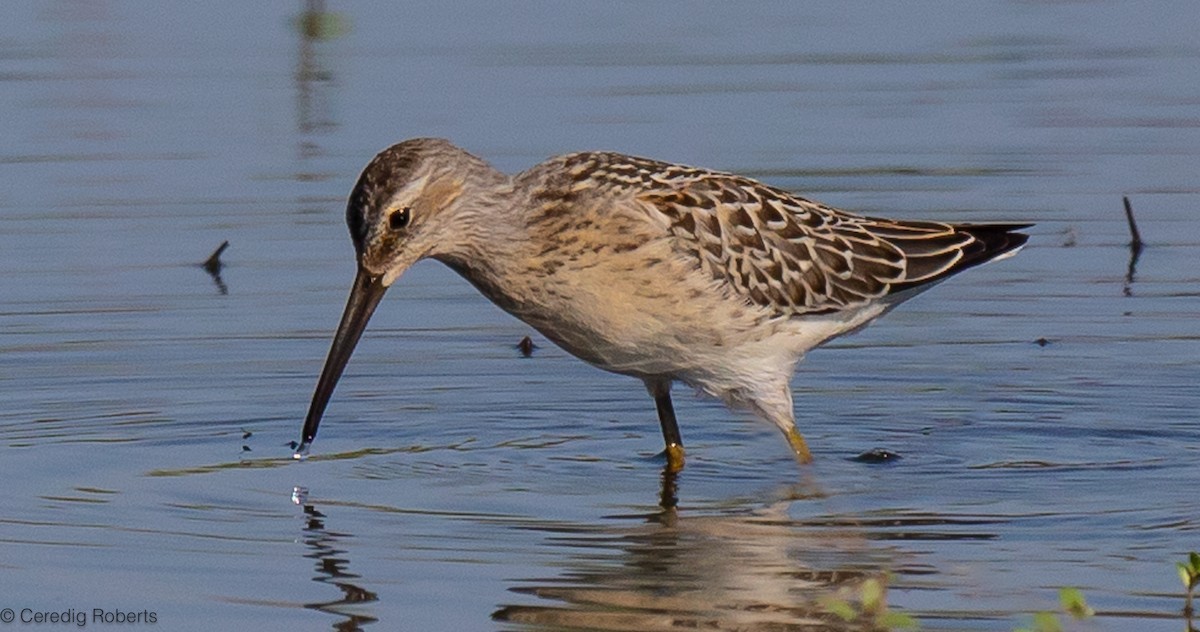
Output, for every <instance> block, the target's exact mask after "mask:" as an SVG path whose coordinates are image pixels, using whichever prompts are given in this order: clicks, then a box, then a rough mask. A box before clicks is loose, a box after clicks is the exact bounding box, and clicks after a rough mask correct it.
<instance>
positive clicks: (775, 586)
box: [492, 490, 885, 631]
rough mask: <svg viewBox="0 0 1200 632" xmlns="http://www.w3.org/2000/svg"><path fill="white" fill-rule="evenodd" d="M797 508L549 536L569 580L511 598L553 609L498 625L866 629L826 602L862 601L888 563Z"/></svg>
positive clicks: (501, 616)
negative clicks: (801, 518) (797, 515)
mask: <svg viewBox="0 0 1200 632" xmlns="http://www.w3.org/2000/svg"><path fill="white" fill-rule="evenodd" d="M667 494H668V492H667V491H665V490H664V496H666V495H667ZM790 503H791V501H790V500H789V501H786V502H780V503H777V504H776V505H774V506H771V507H769V508H768V509H766V510H763V511H761V512H757V513H754V514H751V515H681V514H680V513H679V512H677V511H676V510H675V509H665V510H663V511H661V512H659V513H657V514H653V515H650V516H647V517H646V519H645V520H644V521H643V522H642V523H641V524H638V525H635V526H634V527H632V528H627V527H626V528H615V529H614V528H612V527H606V526H596V527H589V526H583V525H573V526H571V527H569V528H564V527H562V526H561V525H559V526H548V527H542V528H544V529H545V530H546V531H547V532H548V538H549V540H550V542H551V544H553V545H558V546H564V547H568V548H569V549H570V550H571V555H570V557H569V558H568V559H567V560H565V561H564V563H563V564H564V565H565V567H566V570H565V571H564V572H563V574H562V575H561V576H560V577H558V578H554V579H548V580H547V579H538V580H531V581H530V582H528V583H527V584H525V585H521V586H518V587H515V588H513V589H512V590H513V591H514V592H516V593H520V594H526V595H533V596H536V597H538V598H539V599H541V600H543V601H545V602H549V603H536V604H534V605H506V606H503V607H501V608H500V609H499V610H497V611H496V612H495V613H493V615H492V616H493V617H494V618H495V619H496V620H498V621H504V622H507V623H513V624H517V625H518V626H521V627H522V628H524V627H525V626H533V627H539V626H544V627H548V628H550V629H555V630H585V629H586V630H640V631H655V630H678V629H704V630H735V629H736V630H745V629H755V630H760V629H763V630H800V629H803V630H840V629H848V628H850V627H862V624H861V622H860V623H858V624H856V626H851V625H850V624H847V623H846V622H845V621H844V620H842V619H840V618H838V617H836V616H834V615H832V614H830V613H829V609H828V602H829V600H830V599H841V600H847V601H854V599H855V598H856V596H857V595H858V594H859V591H860V587H861V586H862V584H863V582H864V581H866V580H868V579H870V578H879V577H881V576H883V573H882V572H880V571H878V570H876V569H877V568H879V567H880V566H882V565H883V564H884V563H885V560H883V559H874V560H873V559H871V556H872V553H871V552H870V551H866V550H865V543H864V540H862V539H861V538H859V537H856V536H854V535H853V534H852V533H851V532H849V531H837V530H830V529H823V530H820V531H814V530H812V529H805V528H803V527H802V525H801V524H800V523H797V522H795V521H793V520H792V519H790V518H789V517H788V516H787V513H786V510H787V507H788V506H789V505H790ZM877 557H878V556H877Z"/></svg>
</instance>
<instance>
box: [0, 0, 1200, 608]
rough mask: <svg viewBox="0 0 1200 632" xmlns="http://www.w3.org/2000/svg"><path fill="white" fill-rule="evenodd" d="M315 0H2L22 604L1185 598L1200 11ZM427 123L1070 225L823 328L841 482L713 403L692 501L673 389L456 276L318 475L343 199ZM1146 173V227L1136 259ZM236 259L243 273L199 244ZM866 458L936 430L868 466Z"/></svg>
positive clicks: (352, 378) (429, 299)
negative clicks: (652, 389)
mask: <svg viewBox="0 0 1200 632" xmlns="http://www.w3.org/2000/svg"><path fill="white" fill-rule="evenodd" d="M318 4H319V3H312V6H305V4H304V3H298V2H293V3H279V2H276V3H235V2H217V3H192V4H174V3H173V4H163V3H156V2H112V1H108V2H105V1H88V2H68V1H66V0H62V1H44V2H31V3H18V4H17V5H15V6H13V7H9V9H8V11H7V12H6V19H5V24H4V26H3V27H0V121H3V123H2V124H0V126H2V127H0V129H2V130H3V143H2V144H0V214H2V215H0V217H2V218H3V221H0V266H2V267H0V269H2V270H3V271H4V274H2V275H0V403H2V404H3V406H0V480H3V481H4V485H0V508H2V509H0V608H11V609H13V611H14V615H15V616H18V617H20V616H22V615H21V613H22V611H23V610H25V609H28V610H29V611H30V612H31V613H32V612H34V611H47V612H48V611H64V610H68V609H74V610H77V611H84V612H86V613H87V615H88V616H89V617H90V616H91V613H92V610H93V609H95V608H100V609H104V610H106V611H115V610H121V611H128V612H141V611H147V612H153V613H155V616H156V623H155V624H153V625H155V626H156V627H159V628H160V629H170V630H191V629H197V630H199V629H205V630H207V629H214V628H217V629H245V628H250V627H252V626H253V627H254V628H256V629H289V630H294V629H323V628H331V627H333V628H335V629H340V630H351V629H359V628H361V629H379V630H392V629H409V630H486V629H496V630H526V629H609V630H657V629H673V628H672V626H675V628H678V627H688V626H692V627H700V628H702V629H705V628H707V629H771V630H775V629H804V626H805V625H816V622H818V621H820V622H823V623H822V625H825V626H826V627H828V628H830V629H839V628H841V627H846V626H844V625H841V624H839V623H837V621H836V620H835V619H834V618H832V615H829V614H828V612H827V605H826V604H827V603H828V598H829V597H830V595H833V596H835V597H839V598H848V597H852V596H854V595H856V594H858V592H856V591H858V590H859V587H860V586H861V585H862V583H863V582H864V581H867V580H869V579H872V578H875V579H879V578H887V577H890V579H887V584H888V591H887V597H888V604H889V606H890V607H891V608H892V609H893V610H895V611H899V612H904V613H908V614H911V615H912V616H914V617H915V618H916V619H917V620H918V621H919V622H920V624H921V626H922V628H924V629H947V630H966V629H969V630H976V629H978V630H1011V629H1013V628H1014V627H1018V626H1021V625H1028V622H1029V617H1030V614H1031V613H1032V612H1034V611H1037V610H1044V609H1054V608H1056V607H1057V591H1058V589H1059V588H1060V587H1063V586H1077V587H1079V588H1081V589H1082V590H1083V592H1084V594H1085V595H1086V596H1087V597H1088V600H1089V602H1090V604H1091V605H1092V606H1093V607H1094V608H1095V610H1096V611H1097V615H1096V616H1095V617H1094V618H1093V619H1092V620H1090V621H1088V622H1084V623H1082V624H1078V625H1079V627H1080V629H1101V630H1130V629H1137V630H1172V631H1174V630H1178V629H1180V628H1183V627H1184V622H1183V621H1182V620H1181V617H1180V615H1179V612H1180V609H1181V608H1182V607H1183V597H1182V589H1181V587H1180V585H1179V583H1178V579H1177V578H1176V576H1175V569H1174V567H1173V563H1174V562H1175V561H1176V560H1181V559H1182V558H1183V556H1184V555H1186V553H1187V552H1188V551H1190V550H1197V549H1200V497H1197V495H1196V485H1195V481H1196V480H1200V466H1198V465H1197V462H1198V459H1197V457H1198V456H1200V423H1198V422H1197V416H1196V412H1195V411H1196V408H1197V404H1198V402H1200V400H1198V397H1200V395H1198V393H1197V390H1196V386H1195V383H1196V377H1197V368H1198V366H1200V364H1198V361H1197V358H1200V334H1198V333H1197V328H1196V324H1195V323H1196V322H1197V316H1198V315H1200V266H1197V264H1196V261H1197V256H1198V254H1200V219H1198V217H1200V216H1198V215H1197V212H1196V210H1197V208H1200V170H1198V169H1197V165H1198V164H1200V44H1198V43H1197V40H1196V38H1195V30H1196V24H1197V23H1198V22H1200V7H1197V5H1196V4H1195V3H1194V2H1185V1H1179V2H1163V3H1155V4H1145V3H1137V4H1135V3H1112V2H1062V3H1059V2H1030V1H1011V2H999V1H996V2H992V1H989V2H975V3H956V2H947V1H930V2H918V3H892V4H884V3H870V4H864V5H847V4H845V3H835V2H816V3H803V4H799V3H786V2H769V3H758V4H757V5H755V6H753V7H751V6H749V5H737V4H733V3H725V4H712V3H705V4H682V3H680V4H654V5H647V4H641V3H630V4H616V5H614V4H594V5H582V4H561V5H560V4H556V3H540V2H528V3H508V4H500V3H495V4H493V3H484V2H470V3H465V4H459V5H456V6H449V5H447V6H440V7H438V6H417V5H413V4H412V3H386V2H354V3H349V2H346V3H338V2H328V3H325V6H324V7H323V8H322V7H320V6H317V5H318ZM306 11H307V12H308V13H306ZM305 16H307V18H305ZM411 136H444V137H447V138H450V139H452V140H454V141H455V142H456V143H458V144H459V145H461V146H463V147H466V148H468V149H469V150H471V151H473V152H475V153H477V154H478V155H481V156H483V157H485V158H487V159H488V160H490V161H492V162H493V164H495V165H496V166H497V167H499V168H501V169H504V170H507V171H517V170H520V169H524V168H526V167H528V166H530V165H532V164H534V163H536V162H538V161H540V160H541V159H543V158H544V157H546V156H549V155H552V154H555V153H560V152H565V151H573V150H579V149H614V150H620V151H624V152H628V153H633V154H639V155H645V156H651V157H655V158H660V159H666V160H671V161H677V162H683V163H689V164H698V165H704V166H709V167H713V168H719V169H723V170H730V171H736V172H740V173H745V174H748V175H752V176H755V177H758V178H761V179H763V180H766V181H768V182H771V183H772V184H775V185H778V186H781V187H785V188H788V189H792V190H796V191H800V192H803V193H804V194H805V195H808V196H810V197H815V198H817V199H820V200H822V201H824V202H826V203H829V204H833V205H835V206H839V207H842V208H848V209H853V210H857V211H860V212H866V213H872V214H878V215H885V216H893V217H899V218H929V219H944V220H951V219H957V220H972V221H984V220H988V221H1032V222H1037V226H1036V227H1035V228H1034V229H1033V230H1032V234H1033V239H1032V240H1031V243H1030V245H1029V246H1028V247H1027V248H1026V249H1025V251H1023V252H1022V253H1021V254H1020V255H1018V256H1017V257H1015V258H1013V259H1011V260H1009V261H1005V262H1002V263H997V264H995V265H989V266H985V267H983V268H980V269H977V270H972V271H970V272H968V273H966V274H964V275H963V276H961V277H958V278H956V279H954V280H952V281H950V282H948V283H945V284H943V285H941V286H939V287H938V288H936V289H934V290H933V291H931V292H929V293H927V294H925V295H923V296H921V297H920V298H918V299H916V300H914V301H912V302H911V303H908V304H906V305H905V306H903V307H902V308H900V309H898V310H896V311H895V312H893V313H892V314H890V315H889V316H888V317H887V318H885V319H883V320H881V321H880V322H878V323H877V324H876V325H874V326H872V327H871V328H869V329H868V330H866V331H865V332H863V333H861V334H859V335H857V336H854V337H851V338H845V339H841V340H838V341H836V342H835V343H833V344H831V345H829V346H828V347H826V348H822V349H819V350H816V351H814V352H812V353H811V354H810V355H809V357H808V358H807V360H806V361H805V362H804V363H803V364H801V366H800V369H799V371H798V372H797V375H796V378H795V380H794V382H793V386H794V388H795V390H796V412H797V418H798V420H799V423H800V426H801V430H802V431H803V432H804V433H805V435H806V437H807V438H808V440H809V442H810V445H811V446H812V448H813V451H814V454H815V457H816V463H815V464H814V465H813V466H811V467H806V468H798V467H797V466H796V465H795V464H794V463H793V461H792V460H791V458H790V456H789V454H788V452H787V450H786V446H785V445H784V444H783V442H782V441H780V439H779V437H778V436H777V433H776V431H774V430H773V429H771V428H767V427H765V426H763V425H761V424H758V423H756V422H754V421H752V420H749V419H745V418H743V417H741V416H739V415H736V414H733V413H729V412H728V411H726V410H725V409H724V408H723V407H722V406H721V405H720V404H718V403H715V402H712V401H708V400H704V399H698V398H692V397H690V396H689V394H688V393H687V392H686V390H680V391H678V392H677V395H676V408H677V412H678V414H679V418H680V424H681V429H682V431H683V434H684V439H685V442H686V443H687V446H688V466H687V468H686V469H685V470H684V471H683V473H682V474H680V475H679V477H678V478H677V480H674V481H667V483H668V485H666V487H665V488H664V481H663V477H662V471H661V470H662V462H661V460H659V459H658V458H657V457H656V453H657V452H658V451H659V450H661V438H660V436H659V430H658V425H657V423H656V420H655V416H654V408H653V405H652V402H651V401H650V400H649V398H648V397H646V395H645V392H644V389H643V388H642V386H641V385H640V384H638V383H637V382H636V381H634V380H631V379H629V378H625V377H620V376H615V375H609V374H606V373H603V372H600V371H598V370H596V369H594V368H591V367H589V366H587V365H585V364H583V363H582V362H579V361H578V360H575V359H573V358H571V357H570V356H568V355H567V354H565V353H564V352H562V351H561V350H559V349H557V348H555V347H554V346H553V345H552V344H551V343H549V342H548V341H546V340H544V339H541V338H540V337H539V336H538V335H537V334H536V333H535V332H533V331H532V330H531V329H530V328H529V327H527V326H525V325H523V324H522V323H520V322H519V321H516V320H514V319H513V318H511V317H509V316H507V315H506V314H504V313H502V312H500V311H499V310H497V309H496V308H495V307H494V306H492V305H491V304H490V303H488V302H487V301H486V300H485V299H483V298H482V297H480V296H479V295H477V294H476V293H475V291H474V290H473V289H472V288H471V287H470V286H469V285H468V284H467V283H465V282H464V281H462V280H460V279H458V278H457V277H456V276H455V275H454V274H453V273H452V272H450V271H449V270H447V269H445V268H443V267H440V266H439V265H438V264H435V263H423V264H420V265H418V266H417V267H416V268H414V269H413V270H412V271H411V272H410V273H409V274H408V275H407V276H406V277H405V278H404V279H403V280H402V281H401V283H400V284H399V285H398V286H397V287H395V288H394V289H393V290H392V291H391V292H390V295H389V298H388V299H387V300H385V301H384V303H383V305H382V306H381V307H380V309H379V312H378V313H377V314H376V316H375V318H374V319H373V321H372V323H371V326H370V328H369V330H368V332H367V335H366V337H365V338H364V340H363V342H362V343H361V344H360V345H359V349H358V351H357V352H356V354H355V357H354V359H353V361H352V362H351V364H350V366H349V368H348V370H347V374H346V377H345V378H344V379H343V382H342V384H341V386H340V387H339V389H338V391H337V393H336V395H335V397H334V400H333V402H332V404H331V405H330V408H329V412H328V414H327V418H326V421H325V423H324V424H323V426H322V434H321V437H320V439H319V440H318V441H317V442H316V444H315V445H314V452H313V456H312V457H311V458H310V459H309V460H307V461H305V462H303V463H297V462H295V461H293V460H292V459H291V458H290V455H291V448H290V447H289V445H288V443H289V442H290V441H293V440H295V439H298V438H299V430H300V423H301V420H302V418H303V415H304V412H305V409H306V407H307V404H308V400H309V397H310V396H311V392H312V388H313V385H314V384H315V381H316V376H317V374H318V372H319V371H320V367H321V363H322V361H323V359H324V355H325V352H326V351H327V349H328V344H329V340H330V337H331V335H332V330H333V328H334V326H335V324H336V322H337V318H338V316H339V314H340V311H341V308H342V305H343V303H344V300H345V296H346V292H347V291H348V287H349V282H350V280H351V278H352V276H353V273H354V263H353V250H352V248H351V246H350V242H349V239H348V237H347V235H346V231H345V228H344V226H343V223H342V221H343V220H342V217H343V210H344V199H345V195H346V194H347V192H348V191H349V189H350V187H351V186H352V185H353V182H354V179H355V178H356V176H357V174H358V171H359V170H360V169H361V168H362V166H363V165H364V164H365V163H366V161H367V160H368V159H369V158H370V157H371V156H372V155H373V154H374V153H375V152H376V151H378V150H379V149H381V148H383V147H385V146H387V145H389V144H391V143H393V142H395V141H398V140H401V139H404V138H407V137H411ZM1125 195H1128V196H1129V197H1130V199H1131V202H1132V204H1133V207H1134V209H1135V212H1136V216H1137V219H1138V221H1139V224H1140V228H1141V232H1142V235H1143V237H1144V238H1145V240H1146V241H1147V242H1148V244H1149V245H1148V246H1147V248H1146V249H1145V250H1144V251H1143V252H1142V253H1141V255H1140V257H1139V258H1138V259H1137V261H1136V262H1135V265H1132V266H1131V251H1130V249H1129V248H1128V247H1127V243H1128V241H1129V232H1128V228H1127V226H1126V223H1125V219H1124V215H1123V211H1122V203H1121V198H1122V196H1125ZM225 240H228V241H229V242H230V246H229V249H228V250H227V251H226V252H225V253H224V255H223V257H222V259H223V261H224V262H225V264H226V266H225V268H224V269H223V270H222V272H221V279H220V284H218V283H216V282H214V280H213V279H211V278H210V277H209V276H208V275H207V274H206V273H205V271H204V270H203V269H202V268H201V267H200V265H199V264H200V263H201V262H202V261H204V259H205V258H206V257H208V255H209V253H210V252H212V250H214V249H215V248H216V247H217V246H218V245H219V244H220V243H221V242H222V241H225ZM526 335H532V336H533V338H534V342H535V343H537V344H538V345H539V348H538V349H537V350H536V351H535V353H534V355H533V357H532V358H528V359H526V358H522V357H521V356H520V353H519V352H518V351H517V350H516V348H515V346H516V344H517V342H518V341H520V340H521V338H522V337H524V336H526ZM1040 339H1044V342H1045V343H1046V344H1044V345H1039V344H1038V343H1037V341H1038V340H1040ZM873 448H882V449H886V450H889V451H891V452H894V453H896V454H899V455H900V457H901V458H900V459H899V460H897V461H894V462H891V463H887V464H868V463H863V462H859V461H855V460H853V459H852V457H854V456H856V455H858V454H860V453H862V452H864V451H867V450H871V449H873ZM297 488H299V490H297ZM664 496H665V497H669V498H671V497H673V498H675V499H676V500H677V508H675V509H673V510H664V509H663V508H662V507H661V506H660V504H661V501H662V499H663V497H664ZM89 620H90V619H89ZM18 624H19V622H18ZM30 625H32V624H30ZM47 625H49V624H47ZM92 625H99V623H93V624H92ZM144 625H146V624H143V626H144ZM539 625H541V626H544V627H542V628H537V627H536V626H539Z"/></svg>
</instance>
